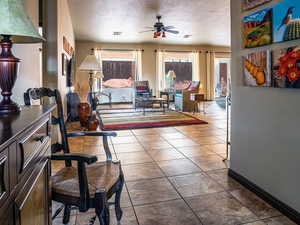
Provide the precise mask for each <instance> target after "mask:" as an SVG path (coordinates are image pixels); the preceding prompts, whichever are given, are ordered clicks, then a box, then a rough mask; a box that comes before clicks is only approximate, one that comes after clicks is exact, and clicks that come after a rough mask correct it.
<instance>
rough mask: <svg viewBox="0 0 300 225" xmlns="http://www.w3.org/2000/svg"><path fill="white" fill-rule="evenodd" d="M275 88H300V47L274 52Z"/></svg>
mask: <svg viewBox="0 0 300 225" xmlns="http://www.w3.org/2000/svg"><path fill="white" fill-rule="evenodd" d="M272 55H273V56H272V57H273V59H272V61H273V83H274V84H273V86H274V87H280V88H300V46H295V47H290V48H284V49H279V50H274V51H273V54H272Z"/></svg>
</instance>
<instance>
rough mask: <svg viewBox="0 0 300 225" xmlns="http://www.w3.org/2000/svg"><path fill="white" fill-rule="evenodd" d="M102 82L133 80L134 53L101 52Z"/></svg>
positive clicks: (134, 71) (134, 70)
mask: <svg viewBox="0 0 300 225" xmlns="http://www.w3.org/2000/svg"><path fill="white" fill-rule="evenodd" d="M101 58H102V70H103V75H104V78H103V80H104V81H107V80H110V79H128V78H130V77H132V78H133V79H134V77H135V73H136V62H135V54H134V51H101Z"/></svg>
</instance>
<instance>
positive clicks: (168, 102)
mask: <svg viewBox="0 0 300 225" xmlns="http://www.w3.org/2000/svg"><path fill="white" fill-rule="evenodd" d="M163 96H166V97H167V107H168V109H169V108H170V100H171V99H170V96H173V98H174V93H173V92H170V91H160V92H159V97H160V98H162V97H163Z"/></svg>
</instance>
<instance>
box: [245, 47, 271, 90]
mask: <svg viewBox="0 0 300 225" xmlns="http://www.w3.org/2000/svg"><path fill="white" fill-rule="evenodd" d="M243 70H244V82H245V85H246V86H254V87H271V84H272V80H271V76H272V75H271V53H270V51H260V52H255V53H251V54H248V55H247V56H246V57H244V68H243Z"/></svg>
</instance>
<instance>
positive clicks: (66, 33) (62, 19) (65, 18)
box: [57, 0, 75, 103]
mask: <svg viewBox="0 0 300 225" xmlns="http://www.w3.org/2000/svg"><path fill="white" fill-rule="evenodd" d="M57 10H58V11H57V15H58V18H57V22H58V25H57V29H58V32H57V48H58V49H57V61H58V63H57V64H58V70H57V71H58V89H59V91H60V92H61V96H62V99H63V102H64V103H66V94H67V93H68V91H69V90H68V88H67V84H66V76H63V75H62V53H65V55H66V56H67V57H69V56H68V54H67V53H66V52H65V51H64V50H63V37H66V39H67V40H68V41H69V43H70V44H71V46H72V47H73V48H74V49H75V37H74V29H73V25H72V20H71V15H70V9H69V5H68V1H67V0H58V2H57Z"/></svg>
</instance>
